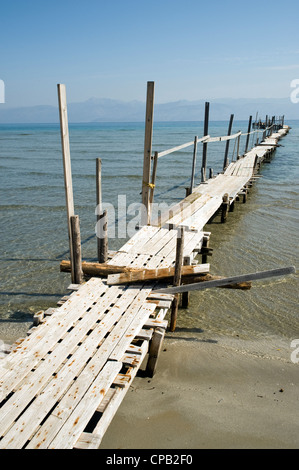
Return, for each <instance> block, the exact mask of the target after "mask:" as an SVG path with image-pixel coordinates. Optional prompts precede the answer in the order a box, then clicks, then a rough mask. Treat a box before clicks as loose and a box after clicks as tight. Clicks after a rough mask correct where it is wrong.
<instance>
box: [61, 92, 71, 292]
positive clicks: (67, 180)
mask: <svg viewBox="0 0 299 470" xmlns="http://www.w3.org/2000/svg"><path fill="white" fill-rule="evenodd" d="M57 92H58V106H59V117H60V134H61V147H62V158H63V170H64V188H65V199H66V212H67V226H68V238H69V250H70V259H71V260H72V261H73V242H72V230H71V217H72V216H73V215H75V211H74V197H73V182H72V170H71V153H70V139H69V128H68V116H67V101H66V88H65V85H63V84H58V85H57ZM72 266H74V263H72ZM74 277H75V274H74V269H73V267H72V269H71V278H72V282H73V283H74Z"/></svg>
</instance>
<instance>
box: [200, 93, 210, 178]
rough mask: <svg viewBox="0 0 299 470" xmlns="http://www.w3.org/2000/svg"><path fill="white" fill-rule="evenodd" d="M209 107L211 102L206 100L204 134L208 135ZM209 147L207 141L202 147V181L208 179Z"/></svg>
mask: <svg viewBox="0 0 299 470" xmlns="http://www.w3.org/2000/svg"><path fill="white" fill-rule="evenodd" d="M209 109H210V103H209V102H206V104H205V122H204V131H203V132H204V134H203V135H204V136H205V135H208V132H209ZM207 147H208V144H207V143H206V142H204V143H203V147H202V165H201V181H202V182H205V181H206V168H207Z"/></svg>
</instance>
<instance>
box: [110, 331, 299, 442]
mask: <svg viewBox="0 0 299 470" xmlns="http://www.w3.org/2000/svg"><path fill="white" fill-rule="evenodd" d="M291 352H292V349H291V348H290V343H289V342H288V341H286V340H282V339H278V338H264V339H262V338H259V339H257V340H254V341H252V340H243V339H239V338H236V337H235V338H233V337H232V338H228V337H218V338H211V339H204V340H203V339H201V335H200V334H199V333H197V332H192V331H190V332H187V331H185V330H180V329H177V331H176V332H175V333H172V334H168V335H167V338H166V340H165V341H164V348H163V351H162V352H161V354H160V358H159V363H158V367H157V372H156V374H155V376H154V377H153V378H152V379H148V378H144V377H141V376H137V377H136V378H135V380H134V382H133V384H132V386H131V388H130V390H129V391H128V393H127V395H126V397H125V399H124V401H123V403H122V405H121V407H120V408H119V410H118V412H117V414H116V416H115V417H114V419H113V421H112V423H111V425H110V427H109V429H108V431H107V433H106V435H105V436H104V438H103V440H102V444H101V448H102V449H293V448H298V447H299V432H298V429H299V427H298V406H299V398H298V397H299V394H298V385H299V364H298V363H297V364H294V363H293V362H292V361H291V357H290V355H291Z"/></svg>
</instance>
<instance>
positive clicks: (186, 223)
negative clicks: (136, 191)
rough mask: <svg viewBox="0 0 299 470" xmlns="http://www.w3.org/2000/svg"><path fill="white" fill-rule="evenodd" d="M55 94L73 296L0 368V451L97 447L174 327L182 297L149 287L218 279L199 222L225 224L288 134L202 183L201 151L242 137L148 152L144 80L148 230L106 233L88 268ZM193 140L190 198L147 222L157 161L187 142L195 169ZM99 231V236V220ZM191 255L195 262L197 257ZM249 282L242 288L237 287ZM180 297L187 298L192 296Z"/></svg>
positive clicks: (270, 135) (39, 318)
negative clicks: (116, 239)
mask: <svg viewBox="0 0 299 470" xmlns="http://www.w3.org/2000/svg"><path fill="white" fill-rule="evenodd" d="M58 90H59V103H60V117H61V135H62V150H63V157H64V169H65V186H66V200H67V215H68V227H69V238H70V254H71V260H70V261H67V260H66V261H63V262H62V263H61V269H62V270H63V271H69V272H71V273H72V281H73V282H72V284H71V285H70V286H69V290H70V292H71V293H70V295H68V296H66V297H65V298H63V299H61V301H60V302H59V306H58V307H57V308H54V309H48V310H47V311H45V312H38V313H37V314H36V315H35V316H34V324H35V325H36V326H33V328H31V329H30V330H29V332H28V335H27V337H26V338H25V339H20V341H19V342H17V343H16V344H15V345H13V348H12V350H11V352H10V354H8V355H7V356H6V358H5V359H2V360H1V362H0V372H1V389H0V393H1V395H0V396H1V398H0V402H1V404H0V406H1V407H0V422H1V432H0V448H2V449H5V448H12V449H21V448H28V449H40V448H50V449H51V448H52V449H62V448H68V449H72V448H76V449H90V448H97V447H99V445H100V443H101V440H102V437H103V435H104V433H105V431H106V429H107V427H108V426H109V424H110V422H111V420H112V419H113V416H114V415H115V413H116V412H117V410H118V408H119V406H120V404H121V402H122V400H123V398H124V397H125V395H126V393H127V391H128V389H129V387H130V384H131V383H132V381H133V379H134V377H135V376H136V374H137V372H138V370H139V369H140V368H141V366H142V364H143V365H144V368H145V372H146V373H147V374H148V375H149V376H152V375H153V374H154V372H155V369H156V365H157V358H158V356H159V352H160V350H161V346H162V342H163V338H164V335H165V331H166V329H167V328H168V321H167V320H166V319H165V317H166V313H167V312H168V310H171V321H170V329H171V330H172V331H174V329H175V324H176V318H177V307H178V303H179V296H178V294H167V293H166V294H165V293H158V292H156V290H157V289H158V288H161V287H163V286H164V287H165V286H167V285H169V284H171V285H174V286H179V285H180V284H186V283H188V282H194V280H197V281H198V279H200V280H202V281H207V280H209V279H215V277H214V276H212V275H211V274H210V273H209V271H210V269H209V264H208V263H207V257H208V256H209V255H210V254H211V249H210V247H209V238H210V232H207V231H205V225H206V224H207V222H208V221H209V220H210V219H211V218H212V217H213V216H214V215H215V214H216V213H217V212H218V213H219V211H220V213H221V220H222V222H225V220H226V218H227V215H228V212H229V211H230V210H232V209H233V206H234V203H235V201H237V200H239V199H241V200H242V201H243V202H245V201H246V195H247V191H248V188H249V187H250V186H251V185H252V183H253V182H254V181H255V180H256V179H257V178H258V175H257V173H258V169H259V166H260V165H261V163H262V162H263V161H264V160H265V159H267V158H268V157H269V155H270V154H271V153H272V152H273V151H274V150H275V148H276V147H277V145H278V141H279V140H280V139H281V138H282V137H284V136H285V135H286V134H287V132H288V131H289V127H288V126H286V125H283V126H282V127H281V128H280V129H278V130H276V131H275V132H274V131H273V127H272V124H270V125H269V126H268V127H267V128H266V129H265V130H264V131H263V138H262V140H261V141H260V143H259V144H257V145H255V146H254V147H253V148H252V149H250V150H248V149H247V150H246V152H245V153H244V155H239V154H238V155H237V158H236V160H235V161H233V162H230V163H229V162H228V161H227V154H226V160H225V162H224V169H223V172H221V173H220V174H218V175H216V176H213V177H211V178H208V179H207V178H206V167H205V165H206V163H205V162H206V160H205V159H206V150H207V147H206V146H207V144H208V145H210V144H211V143H212V142H213V141H221V140H223V141H225V142H226V143H228V142H229V141H230V140H233V139H234V140H236V141H237V142H238V139H240V135H241V133H237V134H235V135H230V132H229V133H228V135H227V136H221V137H216V138H215V137H210V136H208V135H204V137H203V138H200V139H199V138H198V137H196V138H195V140H194V141H192V142H188V143H186V144H182V145H180V146H178V147H176V148H173V149H169V150H168V151H163V152H160V153H159V152H155V153H154V155H152V148H151V146H152V123H153V82H149V83H148V94H147V110H146V129H145V151H144V173H143V184H142V201H143V203H144V206H145V213H144V218H145V223H144V224H143V225H142V226H141V227H140V228H139V230H138V231H137V232H136V234H135V235H134V236H133V237H132V238H131V239H130V240H128V241H127V242H126V243H125V244H124V245H123V246H122V247H121V248H120V249H119V250H118V251H117V252H115V253H113V254H111V253H109V251H108V249H107V243H106V242H105V237H104V238H103V239H102V241H101V246H100V250H99V251H100V256H101V259H100V258H99V259H100V261H101V262H100V263H87V262H82V260H81V245H80V233H79V232H80V231H79V225H78V218H77V217H76V216H75V214H74V205H73V200H72V186H71V169H70V154H69V142H68V126H67V110H66V97H65V89H64V87H63V86H62V85H60V86H59V88H58ZM207 108H208V107H206V113H207ZM206 116H207V114H206ZM206 128H207V126H206ZM252 132H253V133H254V132H260V130H254V131H251V129H250V128H249V131H248V135H251V134H252ZM200 142H201V143H202V144H203V145H205V151H204V159H203V164H202V184H200V185H199V186H197V187H194V166H193V169H192V178H191V184H190V190H189V191H188V193H189V194H188V195H187V196H186V198H185V199H184V200H182V201H181V202H180V203H178V204H177V205H175V206H174V207H172V209H171V212H167V213H165V214H162V215H161V216H160V217H158V218H157V219H156V220H151V207H152V204H153V200H154V188H155V176H156V172H157V167H158V160H159V158H161V157H163V156H165V155H167V154H169V153H172V152H174V151H178V150H179V149H182V148H184V147H187V146H194V158H193V162H194V164H195V161H196V149H197V148H198V146H199V143H200ZM152 162H153V168H152V172H151V166H152ZM99 198H100V196H99V193H98V200H99ZM105 215H106V214H104V216H105ZM100 217H103V214H100V215H99V218H100ZM104 222H105V220H104ZM103 227H104V231H105V230H106V228H105V223H104V224H103ZM103 240H104V242H103ZM198 254H201V256H202V260H201V261H202V263H201V264H199V263H198V262H197V260H196V259H195V257H196V256H197V255H198ZM222 284H223V283H222ZM230 287H231V286H230ZM235 287H240V288H242V286H235ZM248 287H250V286H249V285H248V283H247V284H246V285H244V286H243V288H248ZM182 301H183V303H184V304H185V305H186V304H187V303H188V293H187V295H186V293H185V294H183V299H182Z"/></svg>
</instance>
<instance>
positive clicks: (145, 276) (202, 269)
mask: <svg viewBox="0 0 299 470" xmlns="http://www.w3.org/2000/svg"><path fill="white" fill-rule="evenodd" d="M209 269H210V265H209V264H205V265H197V266H182V276H188V275H194V274H199V273H207V272H209ZM174 271H175V268H174V267H168V268H156V269H143V270H138V271H137V272H127V273H120V274H111V275H109V276H108V278H107V283H108V285H110V286H111V285H116V284H126V283H134V282H137V281H149V280H157V279H165V278H170V277H173V275H174Z"/></svg>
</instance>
